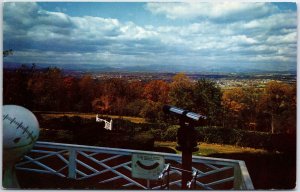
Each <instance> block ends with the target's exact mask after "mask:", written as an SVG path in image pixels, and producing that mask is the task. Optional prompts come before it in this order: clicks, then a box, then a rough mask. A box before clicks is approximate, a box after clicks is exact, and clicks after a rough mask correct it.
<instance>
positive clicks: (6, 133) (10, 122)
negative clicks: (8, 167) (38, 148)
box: [3, 105, 40, 163]
mask: <svg viewBox="0 0 300 192" xmlns="http://www.w3.org/2000/svg"><path fill="white" fill-rule="evenodd" d="M39 132H40V130H39V123H38V121H37V119H36V117H35V115H34V114H33V113H32V112H31V111H29V110H28V109H26V108H24V107H21V106H17V105H4V106H3V160H4V162H6V163H9V162H10V163H11V162H14V161H17V160H19V158H20V157H22V156H23V155H24V154H25V153H27V152H28V151H29V150H30V149H31V148H32V147H33V145H34V143H35V142H36V140H37V139H38V136H39Z"/></svg>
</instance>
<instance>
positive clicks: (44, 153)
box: [16, 141, 254, 190]
mask: <svg viewBox="0 0 300 192" xmlns="http://www.w3.org/2000/svg"><path fill="white" fill-rule="evenodd" d="M133 154H146V155H154V156H162V157H163V158H164V161H165V166H170V168H169V169H168V170H167V172H168V173H167V174H161V177H160V178H157V179H154V180H146V179H140V178H134V177H132V173H131V172H132V155H133ZM16 169H17V175H20V174H22V178H23V177H24V175H27V176H26V177H25V178H28V177H38V180H39V181H41V180H42V179H43V177H45V178H46V179H48V180H46V181H44V182H45V183H49V182H51V181H50V179H49V178H57V179H59V180H60V181H62V183H63V184H64V183H65V186H63V187H59V188H68V186H67V184H69V183H72V185H71V187H70V188H82V189H115V190H118V189H157V190H160V189H174V190H179V189H181V174H182V170H181V155H177V154H169V153H159V152H150V151H140V150H127V149H117V148H106V147H94V146H84V145H73V144H63V143H52V142H40V141H39V142H37V143H36V144H35V146H34V148H33V149H32V150H31V151H30V153H28V154H27V155H26V156H25V157H24V158H23V160H22V161H21V162H19V163H17V165H16ZM192 170H193V172H194V173H197V174H194V175H193V179H192V180H191V182H190V185H189V188H190V189H197V190H201V189H202V190H203V189H208V190H215V189H218V190H228V189H234V190H253V189H254V187H253V184H252V181H251V178H250V176H249V173H248V170H247V167H246V165H245V163H244V161H239V160H231V159H220V158H209V157H200V156H193V158H192ZM19 180H20V179H19ZM32 180H34V179H32ZM19 182H20V184H21V187H22V188H23V187H24V186H22V182H21V181H19ZM31 183H32V184H31V185H30V186H29V185H28V186H25V187H24V188H40V187H41V186H35V185H34V183H35V182H34V181H33V182H31ZM79 184H80V185H81V187H78V185H79ZM76 185H77V186H76ZM46 188H55V186H47V187H46Z"/></svg>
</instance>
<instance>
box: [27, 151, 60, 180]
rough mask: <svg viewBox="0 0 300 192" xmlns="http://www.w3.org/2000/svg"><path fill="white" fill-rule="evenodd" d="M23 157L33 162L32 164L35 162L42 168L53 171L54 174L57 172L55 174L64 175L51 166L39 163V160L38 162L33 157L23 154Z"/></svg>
mask: <svg viewBox="0 0 300 192" xmlns="http://www.w3.org/2000/svg"><path fill="white" fill-rule="evenodd" d="M24 158H26V159H29V160H31V161H32V163H34V164H36V165H39V166H41V167H42V168H44V169H46V170H48V171H50V172H52V173H54V174H57V175H60V176H62V177H64V175H63V174H61V173H59V172H57V171H56V170H54V169H52V168H51V167H48V166H47V165H44V164H43V163H41V162H39V161H36V160H35V159H33V158H31V157H29V156H27V155H25V156H24Z"/></svg>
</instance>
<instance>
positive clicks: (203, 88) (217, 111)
mask: <svg viewBox="0 0 300 192" xmlns="http://www.w3.org/2000/svg"><path fill="white" fill-rule="evenodd" d="M221 98H222V92H221V89H220V88H219V87H218V86H217V85H216V83H214V82H213V81H210V80H207V79H201V80H199V81H197V83H196V84H195V86H194V89H193V107H192V110H193V111H194V112H196V113H200V114H203V115H206V116H207V123H208V125H210V126H212V125H219V124H220V122H221V113H222V106H221Z"/></svg>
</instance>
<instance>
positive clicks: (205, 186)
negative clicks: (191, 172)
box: [196, 181, 213, 190]
mask: <svg viewBox="0 0 300 192" xmlns="http://www.w3.org/2000/svg"><path fill="white" fill-rule="evenodd" d="M196 184H197V185H200V186H201V187H203V188H204V189H207V190H213V188H211V187H208V186H207V185H206V184H204V183H201V182H200V181H196Z"/></svg>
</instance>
